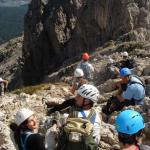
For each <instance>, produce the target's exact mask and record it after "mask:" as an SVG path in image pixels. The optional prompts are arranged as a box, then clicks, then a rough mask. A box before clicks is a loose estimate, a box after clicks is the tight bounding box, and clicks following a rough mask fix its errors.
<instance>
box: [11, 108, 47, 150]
mask: <svg viewBox="0 0 150 150" xmlns="http://www.w3.org/2000/svg"><path fill="white" fill-rule="evenodd" d="M10 128H11V129H12V130H13V131H14V139H15V142H16V144H17V145H18V149H19V150H46V149H45V144H44V137H43V136H42V135H40V134H39V133H34V130H35V129H38V121H37V118H36V116H35V115H34V113H33V111H31V110H29V109H26V108H22V109H20V110H18V111H17V113H16V118H15V123H11V124H10Z"/></svg>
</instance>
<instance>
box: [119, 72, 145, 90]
mask: <svg viewBox="0 0 150 150" xmlns="http://www.w3.org/2000/svg"><path fill="white" fill-rule="evenodd" d="M132 77H135V78H137V79H138V80H139V81H141V83H140V82H136V81H130V82H129V84H128V85H132V84H140V85H142V86H143V88H144V89H145V84H144V82H143V81H142V80H141V79H140V78H139V77H138V76H136V75H132ZM128 85H127V84H124V83H123V84H121V89H122V90H123V91H126V89H127V87H128Z"/></svg>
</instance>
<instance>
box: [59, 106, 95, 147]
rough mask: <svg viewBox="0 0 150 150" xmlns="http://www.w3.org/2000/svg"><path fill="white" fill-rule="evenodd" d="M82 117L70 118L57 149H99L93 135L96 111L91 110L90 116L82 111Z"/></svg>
mask: <svg viewBox="0 0 150 150" xmlns="http://www.w3.org/2000/svg"><path fill="white" fill-rule="evenodd" d="M81 114H82V116H83V119H82V118H69V119H67V122H66V124H65V126H64V127H63V129H62V133H61V136H60V139H59V142H58V147H57V150H97V144H96V143H95V142H94V138H93V136H92V131H93V124H94V122H95V118H96V112H95V110H94V109H92V110H91V112H90V114H89V116H88V117H85V114H84V112H83V111H82V112H81Z"/></svg>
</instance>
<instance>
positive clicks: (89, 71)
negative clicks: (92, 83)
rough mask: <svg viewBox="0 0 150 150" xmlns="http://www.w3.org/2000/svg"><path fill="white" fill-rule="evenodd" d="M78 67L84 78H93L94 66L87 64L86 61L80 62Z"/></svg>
mask: <svg viewBox="0 0 150 150" xmlns="http://www.w3.org/2000/svg"><path fill="white" fill-rule="evenodd" d="M78 68H80V69H82V70H83V72H84V76H85V78H86V79H92V78H93V73H94V68H93V66H92V65H91V64H89V63H88V62H86V63H83V62H81V63H80V65H79V66H78Z"/></svg>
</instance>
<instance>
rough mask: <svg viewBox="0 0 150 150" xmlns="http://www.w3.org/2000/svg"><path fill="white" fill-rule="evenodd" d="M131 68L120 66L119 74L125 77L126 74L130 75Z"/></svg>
mask: <svg viewBox="0 0 150 150" xmlns="http://www.w3.org/2000/svg"><path fill="white" fill-rule="evenodd" d="M131 74H132V73H131V70H130V69H129V68H122V69H121V70H120V76H121V77H125V76H128V75H131Z"/></svg>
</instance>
